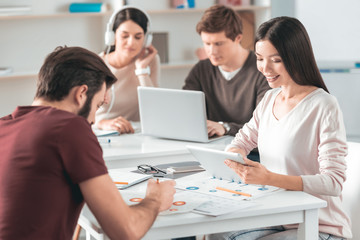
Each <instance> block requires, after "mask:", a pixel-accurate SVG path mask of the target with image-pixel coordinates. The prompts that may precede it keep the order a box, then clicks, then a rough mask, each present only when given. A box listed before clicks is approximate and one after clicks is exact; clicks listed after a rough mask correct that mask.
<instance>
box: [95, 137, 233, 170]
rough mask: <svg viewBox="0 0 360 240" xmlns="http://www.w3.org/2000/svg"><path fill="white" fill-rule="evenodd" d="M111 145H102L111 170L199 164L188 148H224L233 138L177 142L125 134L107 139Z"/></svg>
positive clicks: (106, 161)
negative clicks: (148, 165)
mask: <svg viewBox="0 0 360 240" xmlns="http://www.w3.org/2000/svg"><path fill="white" fill-rule="evenodd" d="M108 138H109V139H110V140H111V142H110V143H101V147H102V149H103V156H104V160H105V163H106V165H107V167H108V168H109V169H111V168H124V167H134V166H137V165H140V164H152V165H158V164H165V163H173V162H182V161H196V159H195V158H193V157H192V155H191V154H190V152H189V151H188V150H187V149H186V145H197V146H206V147H211V148H214V149H224V148H225V146H226V145H227V144H230V142H231V140H232V139H233V138H234V137H232V136H225V137H223V138H221V139H218V140H215V141H212V142H210V143H195V142H186V141H176V140H169V139H162V138H156V137H150V136H144V135H142V134H141V133H135V134H123V135H120V136H114V137H108Z"/></svg>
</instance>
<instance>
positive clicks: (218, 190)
mask: <svg viewBox="0 0 360 240" xmlns="http://www.w3.org/2000/svg"><path fill="white" fill-rule="evenodd" d="M198 175H199V174H198ZM176 183H177V184H176V188H177V189H181V190H184V191H186V192H188V193H189V194H192V196H194V197H197V198H200V199H206V200H207V201H206V202H205V203H203V204H202V205H200V206H198V207H197V208H195V209H194V210H193V212H196V213H200V214H205V215H211V216H219V215H222V214H227V213H231V212H235V211H238V210H241V209H245V208H249V207H254V206H256V204H257V203H256V202H255V201H249V200H253V199H255V198H258V197H261V196H266V195H269V194H272V193H274V192H277V191H280V190H283V189H281V188H277V187H273V186H262V185H248V184H243V183H237V182H232V181H227V180H220V179H216V178H212V177H210V176H209V175H208V174H202V175H199V177H198V178H196V179H194V178H193V177H192V178H191V179H190V178H182V179H181V178H180V179H177V180H176Z"/></svg>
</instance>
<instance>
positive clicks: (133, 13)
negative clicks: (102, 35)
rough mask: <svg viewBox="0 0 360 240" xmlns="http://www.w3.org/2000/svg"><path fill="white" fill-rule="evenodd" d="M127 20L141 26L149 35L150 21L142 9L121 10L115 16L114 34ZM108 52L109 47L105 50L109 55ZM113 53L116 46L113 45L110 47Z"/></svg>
mask: <svg viewBox="0 0 360 240" xmlns="http://www.w3.org/2000/svg"><path fill="white" fill-rule="evenodd" d="M127 20H131V21H133V22H134V23H136V24H137V25H139V26H140V27H141V28H142V29H143V31H144V35H145V34H146V33H147V31H148V25H149V19H148V18H147V17H146V15H145V14H144V13H143V12H142V11H141V10H140V9H137V8H125V9H122V10H120V11H119V12H118V13H117V14H116V16H115V20H114V24H113V28H112V30H113V32H114V33H115V32H116V29H118V27H119V26H120V25H121V24H122V23H123V22H125V21H127ZM144 41H145V39H144ZM107 51H108V46H107V47H106V48H105V50H104V52H105V53H107ZM113 51H115V45H112V46H111V47H110V51H109V52H113Z"/></svg>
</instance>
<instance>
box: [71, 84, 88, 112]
mask: <svg viewBox="0 0 360 240" xmlns="http://www.w3.org/2000/svg"><path fill="white" fill-rule="evenodd" d="M87 91H88V86H87V85H81V86H78V87H77V89H76V90H75V95H74V98H75V99H74V100H75V103H76V104H78V105H79V106H80V107H82V106H84V104H85V102H86V99H87V95H86V93H87Z"/></svg>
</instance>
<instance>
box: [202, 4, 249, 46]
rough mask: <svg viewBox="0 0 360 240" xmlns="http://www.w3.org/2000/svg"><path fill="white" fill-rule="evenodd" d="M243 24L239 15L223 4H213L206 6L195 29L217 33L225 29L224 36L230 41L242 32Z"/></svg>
mask: <svg viewBox="0 0 360 240" xmlns="http://www.w3.org/2000/svg"><path fill="white" fill-rule="evenodd" d="M242 30H243V26H242V21H241V17H240V15H239V14H238V13H237V12H235V11H234V10H233V9H231V8H228V7H225V6H224V5H214V6H212V7H210V8H208V9H207V10H206V11H205V13H204V15H203V16H202V17H201V20H200V22H199V23H198V24H197V25H196V31H197V32H198V33H199V34H201V32H208V33H218V32H222V31H225V36H226V37H227V38H229V39H231V40H232V41H234V40H235V38H236V37H237V36H238V35H239V34H242Z"/></svg>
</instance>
